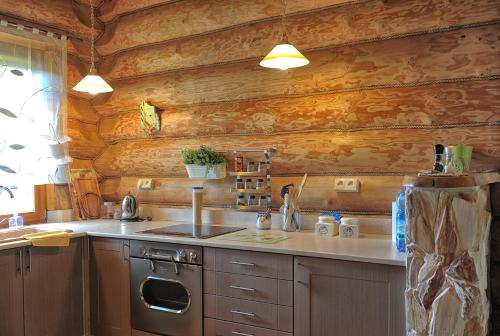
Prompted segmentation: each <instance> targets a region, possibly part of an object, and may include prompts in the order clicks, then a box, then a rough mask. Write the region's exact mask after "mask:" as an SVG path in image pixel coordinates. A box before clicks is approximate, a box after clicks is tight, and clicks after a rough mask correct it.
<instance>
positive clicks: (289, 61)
mask: <svg viewBox="0 0 500 336" xmlns="http://www.w3.org/2000/svg"><path fill="white" fill-rule="evenodd" d="M307 64H309V60H308V59H307V58H306V57H305V56H304V55H302V54H301V52H300V51H298V50H297V48H295V47H294V46H293V45H291V44H289V43H283V44H278V45H277V46H275V47H274V48H273V50H271V52H270V53H269V54H267V56H266V57H264V59H263V60H262V61H261V62H260V65H261V66H263V67H265V68H272V69H281V70H286V69H290V68H297V67H301V66H304V65H307Z"/></svg>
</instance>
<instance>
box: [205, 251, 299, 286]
mask: <svg viewBox="0 0 500 336" xmlns="http://www.w3.org/2000/svg"><path fill="white" fill-rule="evenodd" d="M205 253H207V254H208V255H207V256H206V259H205V265H206V266H205V268H206V269H208V270H213V269H211V268H210V267H211V266H212V267H215V271H219V272H226V273H235V274H246V275H253V276H260V277H267V278H274V279H283V280H293V257H292V256H290V255H284V254H276V253H263V252H251V251H240V250H228V249H206V252H205Z"/></svg>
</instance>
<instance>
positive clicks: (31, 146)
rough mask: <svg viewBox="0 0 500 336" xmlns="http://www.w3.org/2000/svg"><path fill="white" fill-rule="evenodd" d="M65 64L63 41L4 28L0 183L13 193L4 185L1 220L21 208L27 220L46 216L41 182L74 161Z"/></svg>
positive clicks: (0, 30) (52, 178) (1, 42)
mask: <svg viewBox="0 0 500 336" xmlns="http://www.w3.org/2000/svg"><path fill="white" fill-rule="evenodd" d="M65 64H66V44H65V41H59V40H56V39H54V38H52V37H47V36H40V35H36V34H33V33H30V32H24V31H20V30H17V29H11V28H9V27H0V185H2V186H5V187H8V188H10V189H11V190H12V192H13V194H14V198H13V199H11V198H10V195H9V194H8V193H7V192H6V191H5V190H0V220H1V218H2V217H5V216H10V215H11V214H13V213H20V214H21V213H22V214H24V216H25V222H26V223H33V222H43V221H45V198H46V196H45V188H44V187H43V185H44V184H47V183H51V182H54V181H58V176H57V172H58V171H60V170H61V169H62V168H61V167H65V165H67V164H68V163H69V161H70V160H71V159H70V158H69V156H68V153H67V145H66V146H65V144H66V143H67V140H68V139H67V138H66V137H64V131H65V118H64V113H63V111H64V107H65V104H64V102H65V93H66V92H65V91H66V90H65V70H66V69H65ZM59 147H61V148H59ZM58 182H60V181H58ZM63 182H64V181H63ZM1 226H6V223H5V222H3V223H2V224H0V227H1Z"/></svg>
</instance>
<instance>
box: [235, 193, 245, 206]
mask: <svg viewBox="0 0 500 336" xmlns="http://www.w3.org/2000/svg"><path fill="white" fill-rule="evenodd" d="M236 205H238V206H242V205H245V195H242V194H238V196H237V197H236Z"/></svg>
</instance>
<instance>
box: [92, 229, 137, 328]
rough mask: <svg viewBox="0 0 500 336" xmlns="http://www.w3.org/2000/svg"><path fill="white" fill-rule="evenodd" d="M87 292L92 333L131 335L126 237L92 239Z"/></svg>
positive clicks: (127, 244)
mask: <svg viewBox="0 0 500 336" xmlns="http://www.w3.org/2000/svg"><path fill="white" fill-rule="evenodd" d="M90 296H91V298H90V309H91V310H90V317H91V330H92V335H95V336H126V335H129V336H130V335H131V328H132V327H131V322H130V271H129V242H128V240H121V239H104V238H93V239H92V240H91V255H90Z"/></svg>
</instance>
